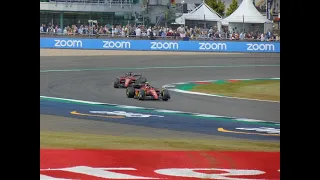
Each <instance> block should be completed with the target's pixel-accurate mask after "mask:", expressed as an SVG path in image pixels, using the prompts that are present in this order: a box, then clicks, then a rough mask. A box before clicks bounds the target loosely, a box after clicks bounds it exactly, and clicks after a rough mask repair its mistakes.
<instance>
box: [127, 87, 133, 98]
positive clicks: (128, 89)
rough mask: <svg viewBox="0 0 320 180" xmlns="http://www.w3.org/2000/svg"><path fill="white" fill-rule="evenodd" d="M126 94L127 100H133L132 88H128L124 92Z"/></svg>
mask: <svg viewBox="0 0 320 180" xmlns="http://www.w3.org/2000/svg"><path fill="white" fill-rule="evenodd" d="M126 94H127V97H128V98H133V97H134V88H133V87H128V88H127V90H126Z"/></svg>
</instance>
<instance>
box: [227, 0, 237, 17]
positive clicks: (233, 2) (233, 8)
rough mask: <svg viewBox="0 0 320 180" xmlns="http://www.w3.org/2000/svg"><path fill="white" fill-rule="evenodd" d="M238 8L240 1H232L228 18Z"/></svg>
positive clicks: (228, 10)
mask: <svg viewBox="0 0 320 180" xmlns="http://www.w3.org/2000/svg"><path fill="white" fill-rule="evenodd" d="M237 8H238V0H232V2H231V4H230V6H229V7H228V9H227V13H226V15H227V16H230V14H232V13H233V12H234V11H235V10H236V9H237Z"/></svg>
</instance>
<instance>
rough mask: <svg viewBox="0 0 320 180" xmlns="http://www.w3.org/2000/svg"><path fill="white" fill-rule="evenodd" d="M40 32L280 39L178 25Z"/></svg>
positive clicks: (42, 29)
mask: <svg viewBox="0 0 320 180" xmlns="http://www.w3.org/2000/svg"><path fill="white" fill-rule="evenodd" d="M40 33H48V34H63V35H89V34H96V35H107V36H112V37H141V38H142V37H145V38H150V37H151V34H152V35H153V36H154V37H161V38H173V39H183V38H184V37H186V36H188V37H189V38H190V39H203V38H205V39H208V40H215V39H230V40H260V41H274V40H280V37H279V36H278V35H275V34H273V33H272V32H271V31H270V30H269V31H268V32H267V33H259V31H258V30H256V31H255V32H250V33H249V32H240V33H239V32H228V31H227V30H223V31H219V30H217V29H216V28H213V27H210V28H209V29H206V28H199V27H196V26H195V27H193V28H188V27H187V26H180V27H178V28H177V29H172V28H170V27H160V26H154V27H151V26H149V27H148V28H146V27H145V26H143V25H139V26H134V25H129V24H128V25H126V26H121V25H103V26H100V25H94V26H88V25H70V26H66V27H64V28H63V29H62V28H61V27H59V26H58V25H51V24H50V23H48V25H46V24H41V26H40Z"/></svg>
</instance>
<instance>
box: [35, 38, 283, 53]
mask: <svg viewBox="0 0 320 180" xmlns="http://www.w3.org/2000/svg"><path fill="white" fill-rule="evenodd" d="M40 48H58V49H59V48H60V49H104V50H138V51H196V52H197V51H198V52H244V53H255V52H259V53H261V52H268V53H280V42H258V41H257V42H236V41H172V40H171V41H166V40H126V39H121V40H120V39H76V38H40Z"/></svg>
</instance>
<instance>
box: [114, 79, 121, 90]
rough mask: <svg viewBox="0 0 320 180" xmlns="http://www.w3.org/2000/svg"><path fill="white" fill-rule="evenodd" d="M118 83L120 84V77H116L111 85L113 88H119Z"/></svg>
mask: <svg viewBox="0 0 320 180" xmlns="http://www.w3.org/2000/svg"><path fill="white" fill-rule="evenodd" d="M119 84H120V79H119V78H116V79H115V80H114V82H113V87H114V88H119Z"/></svg>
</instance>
